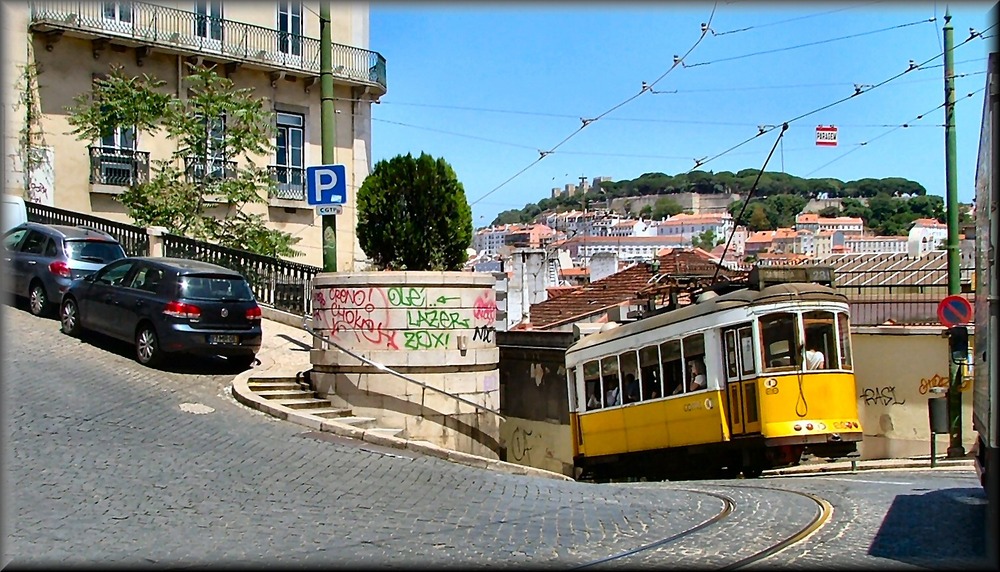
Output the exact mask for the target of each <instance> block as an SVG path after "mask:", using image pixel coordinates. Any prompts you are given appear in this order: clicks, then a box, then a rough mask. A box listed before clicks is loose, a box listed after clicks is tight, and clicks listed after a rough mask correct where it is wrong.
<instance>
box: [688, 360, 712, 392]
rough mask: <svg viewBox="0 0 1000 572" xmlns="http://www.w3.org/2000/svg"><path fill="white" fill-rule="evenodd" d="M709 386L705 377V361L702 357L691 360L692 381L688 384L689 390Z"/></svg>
mask: <svg viewBox="0 0 1000 572" xmlns="http://www.w3.org/2000/svg"><path fill="white" fill-rule="evenodd" d="M707 386H708V380H707V378H706V377H705V362H703V361H701V360H700V359H696V360H691V381H690V382H689V384H688V391H698V390H701V389H705V388H706V387H707Z"/></svg>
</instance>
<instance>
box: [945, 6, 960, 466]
mask: <svg viewBox="0 0 1000 572" xmlns="http://www.w3.org/2000/svg"><path fill="white" fill-rule="evenodd" d="M943 31H944V96H945V105H944V119H945V127H944V139H945V147H944V153H945V180H946V187H945V196H946V198H945V202H946V206H947V211H948V212H947V215H948V245H947V253H948V294H949V295H954V294H960V293H961V291H962V285H961V281H960V275H959V264H960V258H959V251H958V169H957V167H956V158H955V61H954V59H955V58H954V49H955V38H954V29H953V28H952V27H951V12H950V11H945V15H944V28H943ZM948 355H949V358H950V357H951V352H950V351H949V354H948ZM962 373H963V372H962V366H961V365H958V364H956V363H955V361H954V360H953V359H949V360H948V374H949V376H948V381H949V383H948V421H949V425H950V429H951V431H950V432H949V443H948V457H963V456H965V448H964V447H963V446H962V393H961V388H962Z"/></svg>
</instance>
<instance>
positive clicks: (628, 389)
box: [625, 373, 639, 403]
mask: <svg viewBox="0 0 1000 572" xmlns="http://www.w3.org/2000/svg"><path fill="white" fill-rule="evenodd" d="M636 401H639V380H638V379H636V378H635V374H634V373H627V374H625V403H635V402H636Z"/></svg>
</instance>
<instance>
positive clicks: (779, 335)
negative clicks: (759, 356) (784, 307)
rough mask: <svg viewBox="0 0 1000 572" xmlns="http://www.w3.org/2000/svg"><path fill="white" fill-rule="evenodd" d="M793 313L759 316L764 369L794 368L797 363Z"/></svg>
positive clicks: (795, 324)
mask: <svg viewBox="0 0 1000 572" xmlns="http://www.w3.org/2000/svg"><path fill="white" fill-rule="evenodd" d="M796 318H797V317H796V315H795V314H790V313H780V314H770V315H767V316H762V317H761V318H760V333H761V340H762V342H763V343H762V344H761V346H762V349H763V351H764V371H768V370H780V369H789V368H795V367H798V365H799V359H800V356H799V352H798V351H796V348H797V345H798V339H799V337H798V334H797V329H798V328H797V323H798V320H797V319H796Z"/></svg>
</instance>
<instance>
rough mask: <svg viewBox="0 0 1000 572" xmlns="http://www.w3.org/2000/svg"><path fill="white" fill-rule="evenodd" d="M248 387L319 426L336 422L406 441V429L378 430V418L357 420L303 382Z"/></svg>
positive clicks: (254, 382)
mask: <svg viewBox="0 0 1000 572" xmlns="http://www.w3.org/2000/svg"><path fill="white" fill-rule="evenodd" d="M247 387H248V388H249V389H250V391H252V392H253V393H254V394H256V395H257V396H258V397H262V398H264V399H265V400H267V401H268V402H272V403H273V404H275V405H278V406H280V407H284V408H288V409H292V410H294V411H295V413H297V414H299V415H302V416H305V417H307V418H310V417H311V418H313V419H314V420H315V421H316V423H322V422H323V421H327V420H332V421H336V422H337V423H343V424H345V425H351V426H353V427H357V428H358V429H364V430H365V432H367V433H376V434H379V435H385V436H388V437H399V438H405V436H404V435H403V434H402V433H403V430H402V429H393V428H386V427H376V424H377V420H376V419H375V418H374V417H356V416H354V415H353V412H352V411H351V409H349V408H341V407H334V406H333V403H332V402H331V401H330V400H329V399H323V398H321V397H319V396H318V395H317V394H316V392H315V391H313V389H312V387H311V386H310V385H309V383H308V382H306V381H304V380H303V379H302V378H296V377H287V378H273V377H268V378H260V379H258V378H252V377H251V378H250V379H248V380H247Z"/></svg>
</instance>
